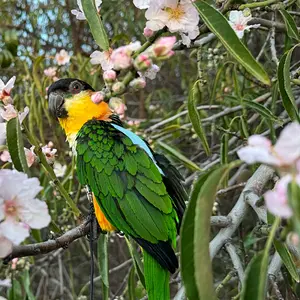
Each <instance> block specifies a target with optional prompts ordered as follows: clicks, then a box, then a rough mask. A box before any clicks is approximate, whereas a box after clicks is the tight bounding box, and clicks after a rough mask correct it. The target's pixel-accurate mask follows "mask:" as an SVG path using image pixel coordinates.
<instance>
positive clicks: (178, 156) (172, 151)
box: [157, 141, 201, 171]
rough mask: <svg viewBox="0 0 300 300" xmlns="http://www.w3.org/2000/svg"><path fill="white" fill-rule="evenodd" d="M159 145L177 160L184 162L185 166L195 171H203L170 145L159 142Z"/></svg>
mask: <svg viewBox="0 0 300 300" xmlns="http://www.w3.org/2000/svg"><path fill="white" fill-rule="evenodd" d="M157 143H158V145H159V146H160V147H161V148H162V149H164V150H165V151H166V152H168V153H169V154H170V155H172V156H173V157H175V158H176V159H177V160H179V161H180V162H182V163H183V164H184V165H185V166H187V167H188V168H189V169H191V170H193V171H201V169H200V168H199V167H198V166H197V165H196V164H195V163H194V162H192V161H191V160H189V159H188V158H187V157H186V156H184V155H183V154H181V153H179V152H178V151H177V150H175V149H174V148H172V147H170V146H169V145H167V144H165V143H164V142H161V141H158V142H157Z"/></svg>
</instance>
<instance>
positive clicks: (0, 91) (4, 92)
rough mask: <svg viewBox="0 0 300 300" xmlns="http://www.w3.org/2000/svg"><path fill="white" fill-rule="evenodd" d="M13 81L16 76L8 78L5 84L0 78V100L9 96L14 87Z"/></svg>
mask: <svg viewBox="0 0 300 300" xmlns="http://www.w3.org/2000/svg"><path fill="white" fill-rule="evenodd" d="M15 81H16V76H13V77H12V78H10V79H9V80H8V82H7V83H6V84H5V83H4V82H3V81H2V80H1V79H0V100H2V101H3V102H4V100H5V99H6V98H10V93H11V90H12V89H13V87H14V84H15ZM10 99H11V98H10ZM11 101H12V100H11ZM5 104H6V103H5Z"/></svg>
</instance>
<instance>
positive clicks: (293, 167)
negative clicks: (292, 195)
mask: <svg viewBox="0 0 300 300" xmlns="http://www.w3.org/2000/svg"><path fill="white" fill-rule="evenodd" d="M299 135H300V125H299V124H298V123H296V122H294V123H290V124H288V125H287V126H286V127H285V128H284V129H283V130H282V132H281V134H280V136H279V138H278V140H277V142H276V144H275V145H272V143H271V141H270V140H269V139H267V138H265V137H263V136H260V135H253V136H251V137H250V138H249V139H248V146H246V147H243V148H241V149H240V150H239V151H238V156H239V157H240V159H241V160H243V161H245V162H246V163H248V164H254V163H263V164H266V165H269V166H272V167H274V168H275V169H276V170H277V171H278V173H279V175H280V177H281V178H280V179H279V180H278V182H277V183H276V185H275V188H274V189H273V190H272V191H268V192H266V193H265V195H264V198H265V202H266V206H267V208H268V210H269V211H270V212H271V213H272V214H274V215H276V216H279V217H282V218H290V217H291V216H292V215H293V211H292V209H291V207H290V205H289V201H288V185H289V184H290V183H291V182H292V181H294V182H295V183H296V184H298V185H299V186H300V139H299V138H298V136H299Z"/></svg>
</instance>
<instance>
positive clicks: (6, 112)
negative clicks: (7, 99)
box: [0, 104, 29, 123]
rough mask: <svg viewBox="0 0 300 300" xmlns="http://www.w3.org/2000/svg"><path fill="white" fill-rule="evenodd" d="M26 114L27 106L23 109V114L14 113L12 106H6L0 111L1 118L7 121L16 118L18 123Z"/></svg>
mask: <svg viewBox="0 0 300 300" xmlns="http://www.w3.org/2000/svg"><path fill="white" fill-rule="evenodd" d="M28 113H29V108H28V107H27V106H26V107H25V108H24V111H23V112H19V113H18V112H17V111H16V109H15V107H14V106H13V105H12V104H8V105H6V106H4V109H0V114H1V117H2V118H3V119H4V120H6V121H9V120H10V119H13V118H16V117H17V116H18V117H19V122H20V123H22V122H23V121H24V119H25V118H26V116H27V115H28Z"/></svg>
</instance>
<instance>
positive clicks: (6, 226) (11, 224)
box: [0, 218, 29, 245]
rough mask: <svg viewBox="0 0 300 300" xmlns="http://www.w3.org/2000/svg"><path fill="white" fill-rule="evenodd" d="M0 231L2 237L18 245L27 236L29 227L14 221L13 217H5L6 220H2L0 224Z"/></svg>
mask: <svg viewBox="0 0 300 300" xmlns="http://www.w3.org/2000/svg"><path fill="white" fill-rule="evenodd" d="M0 231H1V232H2V234H3V236H4V237H6V238H7V239H9V240H10V241H11V242H12V243H13V244H15V245H19V244H20V243H22V242H23V241H24V240H25V239H26V238H27V237H29V227H28V226H26V225H25V224H22V223H20V222H16V221H15V220H14V219H13V218H6V220H5V221H4V222H2V223H1V224H0Z"/></svg>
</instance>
